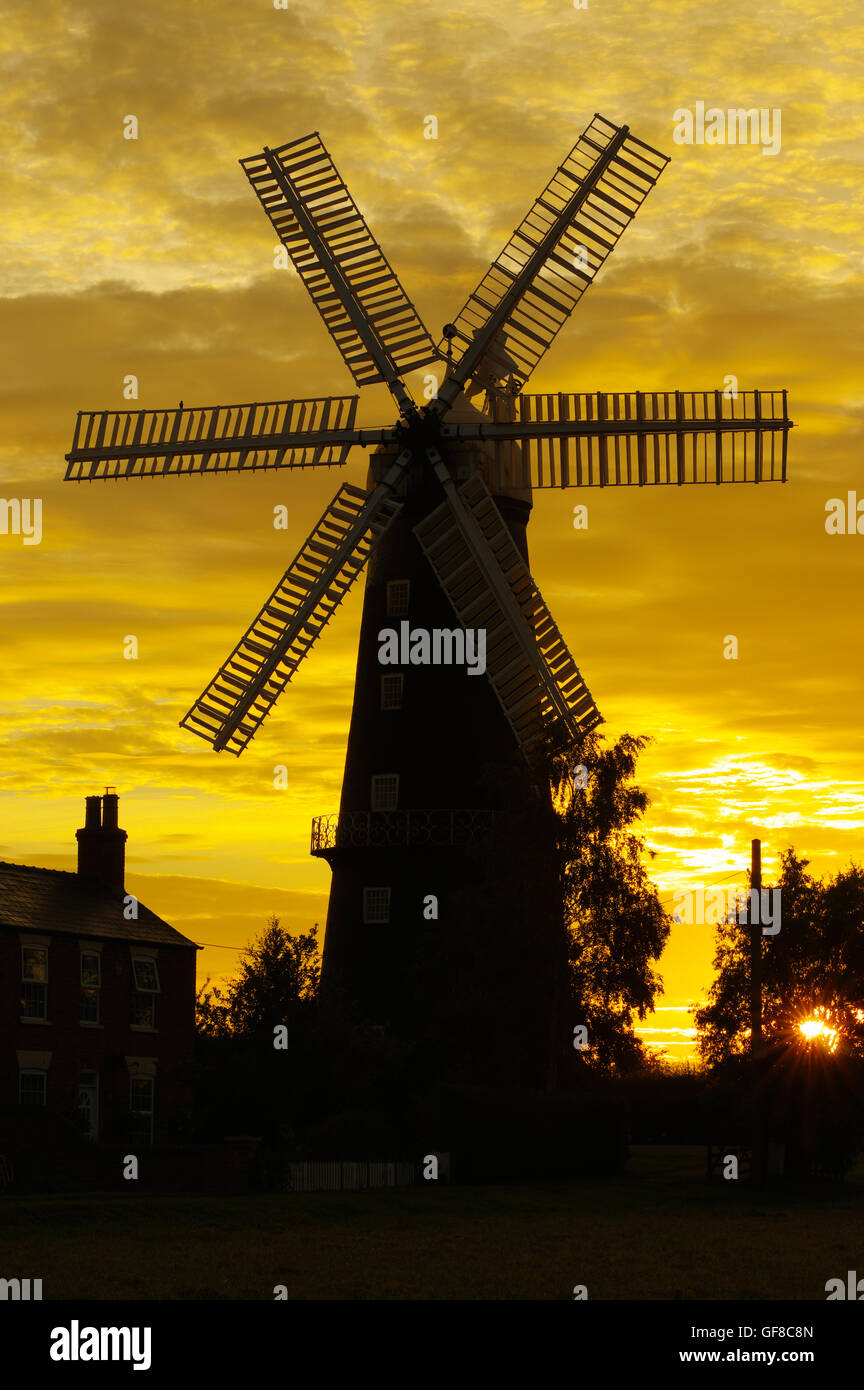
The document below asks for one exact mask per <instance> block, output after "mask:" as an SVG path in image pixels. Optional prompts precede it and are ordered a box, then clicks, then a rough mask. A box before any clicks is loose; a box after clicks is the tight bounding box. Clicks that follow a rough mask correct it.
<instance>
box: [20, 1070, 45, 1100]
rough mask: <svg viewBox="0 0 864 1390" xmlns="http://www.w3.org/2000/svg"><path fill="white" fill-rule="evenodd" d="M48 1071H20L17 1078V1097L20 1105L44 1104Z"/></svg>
mask: <svg viewBox="0 0 864 1390" xmlns="http://www.w3.org/2000/svg"><path fill="white" fill-rule="evenodd" d="M47 1081H48V1073H47V1072H44V1071H22V1072H21V1073H20V1076H19V1078H18V1098H19V1100H20V1102H21V1104H22V1105H44V1104H45V1092H46V1089H47Z"/></svg>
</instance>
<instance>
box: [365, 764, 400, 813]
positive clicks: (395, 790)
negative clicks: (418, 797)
mask: <svg viewBox="0 0 864 1390" xmlns="http://www.w3.org/2000/svg"><path fill="white" fill-rule="evenodd" d="M385 792H386V793H387V794H386V795H385ZM382 801H387V802H388V804H387V805H386V806H382V805H381V804H380V803H381V802H382ZM391 801H392V805H391V804H389V803H390V802H391ZM398 806H399V773H398V772H376V773H374V774H373V776H372V787H371V790H370V794H369V807H370V809H371V810H372V811H395V810H397V809H398Z"/></svg>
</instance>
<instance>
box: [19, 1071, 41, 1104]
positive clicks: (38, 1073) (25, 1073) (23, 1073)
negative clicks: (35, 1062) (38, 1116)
mask: <svg viewBox="0 0 864 1390" xmlns="http://www.w3.org/2000/svg"><path fill="white" fill-rule="evenodd" d="M25 1076H41V1078H42V1099H41V1101H38V1102H33V1101H26V1102H25V1100H24V1098H23V1095H22V1091H23V1089H24V1088H23V1086H22V1084H21V1083H22V1081H23V1080H24V1077H25ZM34 1103H35V1104H39V1105H47V1104H48V1073H47V1071H43V1070H42V1069H41V1068H40V1067H21V1068H19V1071H18V1104H19V1105H24V1104H27V1105H33V1104H34Z"/></svg>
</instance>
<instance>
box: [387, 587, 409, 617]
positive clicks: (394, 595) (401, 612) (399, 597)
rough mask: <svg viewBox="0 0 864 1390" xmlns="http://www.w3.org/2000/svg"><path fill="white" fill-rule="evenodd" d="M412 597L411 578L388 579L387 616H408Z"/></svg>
mask: <svg viewBox="0 0 864 1390" xmlns="http://www.w3.org/2000/svg"><path fill="white" fill-rule="evenodd" d="M410 598H411V581H410V579H390V580H388V581H387V617H388V618H406V617H407V616H408V603H409V601H410Z"/></svg>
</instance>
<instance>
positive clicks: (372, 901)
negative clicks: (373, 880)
mask: <svg viewBox="0 0 864 1390" xmlns="http://www.w3.org/2000/svg"><path fill="white" fill-rule="evenodd" d="M363 921H364V923H365V925H366V926H373V925H375V924H376V923H382V922H389V921H390V889H389V888H364V889H363Z"/></svg>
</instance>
